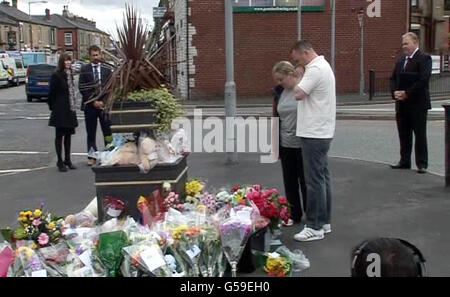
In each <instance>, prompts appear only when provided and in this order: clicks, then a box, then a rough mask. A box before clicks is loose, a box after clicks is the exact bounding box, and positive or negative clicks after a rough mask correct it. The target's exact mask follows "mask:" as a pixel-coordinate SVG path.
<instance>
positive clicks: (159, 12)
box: [153, 7, 167, 18]
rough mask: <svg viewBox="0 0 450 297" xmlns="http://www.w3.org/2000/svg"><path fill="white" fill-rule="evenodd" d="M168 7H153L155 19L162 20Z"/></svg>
mask: <svg viewBox="0 0 450 297" xmlns="http://www.w3.org/2000/svg"><path fill="white" fill-rule="evenodd" d="M166 11H167V8H166V7H153V17H154V18H162V17H164V15H165V14H166Z"/></svg>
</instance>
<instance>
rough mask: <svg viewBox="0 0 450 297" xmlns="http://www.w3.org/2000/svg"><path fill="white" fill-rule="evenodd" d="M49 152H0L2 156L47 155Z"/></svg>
mask: <svg viewBox="0 0 450 297" xmlns="http://www.w3.org/2000/svg"><path fill="white" fill-rule="evenodd" d="M46 154H49V152H26V151H0V155H46Z"/></svg>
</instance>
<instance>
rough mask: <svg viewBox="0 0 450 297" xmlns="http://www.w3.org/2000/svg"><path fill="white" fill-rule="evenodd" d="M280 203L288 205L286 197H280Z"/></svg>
mask: <svg viewBox="0 0 450 297" xmlns="http://www.w3.org/2000/svg"><path fill="white" fill-rule="evenodd" d="M278 201H279V202H280V203H281V204H287V199H286V197H284V196H278Z"/></svg>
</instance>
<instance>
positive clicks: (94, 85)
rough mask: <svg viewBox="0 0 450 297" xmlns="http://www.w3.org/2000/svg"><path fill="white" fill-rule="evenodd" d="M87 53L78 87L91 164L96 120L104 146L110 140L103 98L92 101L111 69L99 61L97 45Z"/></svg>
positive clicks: (99, 91) (94, 149)
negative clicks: (98, 122)
mask: <svg viewBox="0 0 450 297" xmlns="http://www.w3.org/2000/svg"><path fill="white" fill-rule="evenodd" d="M89 55H90V60H91V63H89V64H87V65H85V66H83V67H82V68H81V73H80V78H79V89H80V93H81V95H82V97H83V101H82V103H81V110H84V117H85V122H86V132H87V152H88V165H89V166H92V165H94V164H95V158H94V157H93V155H92V153H93V152H96V151H97V145H96V141H95V140H96V132H97V120H99V121H100V126H101V128H102V132H103V138H104V141H105V147H106V146H107V145H108V144H109V143H111V142H112V132H111V123H110V121H109V119H108V117H107V115H106V114H105V113H104V112H103V107H104V103H103V98H98V99H96V100H94V101H92V100H93V99H94V98H96V97H98V95H99V94H100V93H101V90H102V88H103V87H104V85H105V84H106V82H107V80H108V79H109V77H110V76H111V70H110V68H108V67H106V66H105V65H103V64H102V63H101V61H102V54H101V49H100V48H99V47H98V46H96V45H93V46H91V47H90V48H89Z"/></svg>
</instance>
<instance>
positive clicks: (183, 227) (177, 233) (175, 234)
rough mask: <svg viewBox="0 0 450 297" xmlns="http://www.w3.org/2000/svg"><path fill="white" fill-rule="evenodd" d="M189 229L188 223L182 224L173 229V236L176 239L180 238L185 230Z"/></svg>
mask: <svg viewBox="0 0 450 297" xmlns="http://www.w3.org/2000/svg"><path fill="white" fill-rule="evenodd" d="M188 229H189V227H188V226H187V225H180V226H178V227H176V228H175V229H173V233H172V237H173V238H174V239H180V238H181V235H182V234H183V232H186V231H187V230H188Z"/></svg>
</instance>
